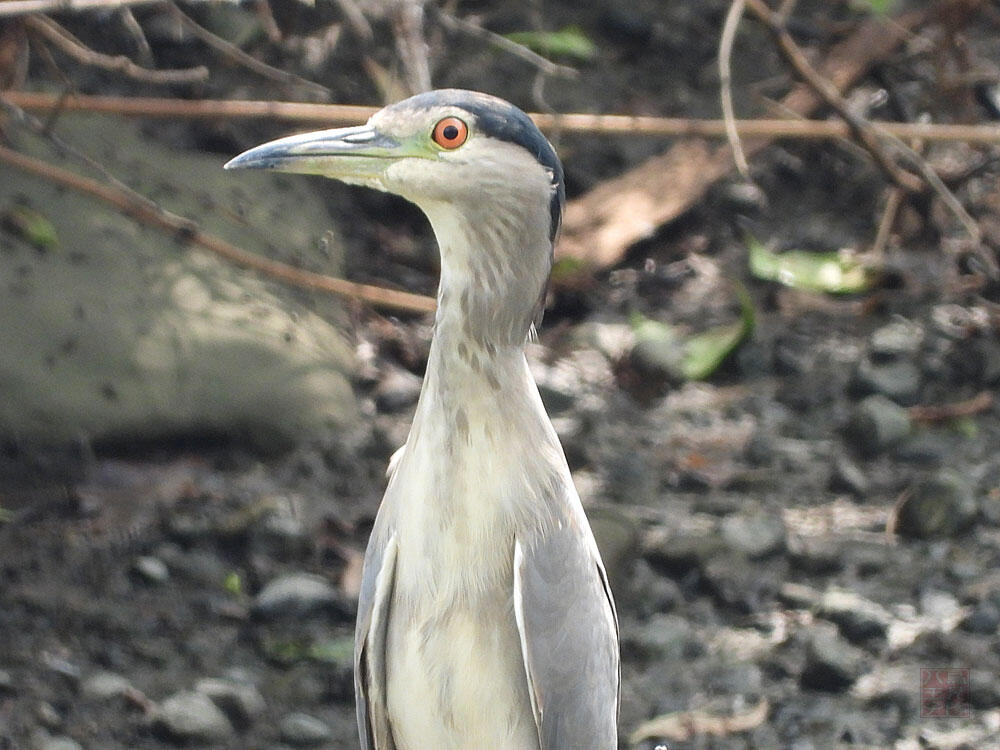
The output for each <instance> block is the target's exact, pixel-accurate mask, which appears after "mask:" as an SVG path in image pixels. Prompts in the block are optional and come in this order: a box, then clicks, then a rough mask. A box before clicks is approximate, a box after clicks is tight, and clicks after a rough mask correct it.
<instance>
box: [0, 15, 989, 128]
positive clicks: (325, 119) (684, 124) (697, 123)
mask: <svg viewBox="0 0 1000 750" xmlns="http://www.w3.org/2000/svg"><path fill="white" fill-rule="evenodd" d="M2 5H3V3H2V2H0V6H2ZM4 96H6V98H7V100H8V101H9V102H11V103H13V104H16V105H17V106H19V107H22V108H24V109H26V110H30V111H38V112H43V111H52V110H57V109H65V110H67V111H85V112H109V113H114V114H119V115H125V116H133V117H135V116H141V117H184V118H200V117H204V118H233V119H242V118H270V119H274V120H284V121H288V122H299V123H323V124H325V125H331V126H332V125H356V124H357V123H359V122H364V121H365V120H367V119H368V118H369V117H371V116H372V115H373V114H374V113H375V112H376V111H377V110H378V107H371V106H365V105H350V104H316V103H312V102H276V101H255V100H241V99H197V100H189V99H160V98H155V97H117V96H88V95H85V94H69V95H67V96H64V97H63V96H57V95H53V94H44V93H39V92H32V91H7V92H4ZM530 116H531V118H532V119H533V120H534V121H535V123H536V124H537V125H538V127H540V128H541V129H542V130H548V131H552V130H556V129H559V130H560V131H563V132H574V133H598V134H601V135H624V136H629V137H635V136H646V137H650V138H677V137H686V136H687V137H701V138H724V137H725V135H726V124H725V122H723V121H722V120H702V119H697V118H683V117H647V116H634V115H594V114H583V113H578V114H574V113H568V114H556V115H553V114H548V113H537V112H536V113H531V114H530ZM735 124H736V130H737V132H738V133H739V134H740V136H742V137H743V138H767V139H771V138H797V139H810V140H831V139H836V138H846V137H849V136H850V134H851V131H850V129H849V128H848V126H847V124H846V123H844V122H841V121H839V120H805V119H792V118H788V119H760V120H736V121H735ZM871 124H872V125H873V126H876V127H877V128H878V130H879V131H880V132H884V133H886V134H889V135H892V136H894V137H896V138H901V139H903V140H910V139H920V140H924V141H927V142H928V143H930V142H942V141H961V142H965V143H975V144H992V145H997V144H1000V128H998V127H997V126H996V125H992V124H990V125H952V124H939V123H925V122H876V121H873V122H872V123H871Z"/></svg>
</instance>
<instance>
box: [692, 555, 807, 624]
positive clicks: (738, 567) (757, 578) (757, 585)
mask: <svg viewBox="0 0 1000 750" xmlns="http://www.w3.org/2000/svg"><path fill="white" fill-rule="evenodd" d="M701 571H702V574H703V575H704V577H705V581H706V583H707V584H708V585H709V588H710V589H711V591H712V593H713V594H714V595H715V597H716V598H717V599H718V600H719V601H720V602H722V603H723V604H725V605H727V606H730V607H733V608H735V609H737V610H739V611H740V612H743V613H745V614H749V613H750V612H756V611H757V610H759V609H760V608H761V607H764V606H766V605H767V602H768V601H769V600H770V599H771V598H773V597H774V596H775V595H776V594H777V592H778V589H779V588H780V587H781V582H782V581H783V580H784V579H785V576H786V575H787V573H788V566H787V565H786V564H785V561H784V559H783V558H774V559H772V560H769V561H768V562H767V563H758V564H756V565H749V564H748V563H747V558H746V556H745V555H742V554H735V553H731V552H730V553H725V552H723V553H720V554H718V555H713V556H712V557H711V558H708V559H706V560H705V562H704V564H703V565H702V566H701Z"/></svg>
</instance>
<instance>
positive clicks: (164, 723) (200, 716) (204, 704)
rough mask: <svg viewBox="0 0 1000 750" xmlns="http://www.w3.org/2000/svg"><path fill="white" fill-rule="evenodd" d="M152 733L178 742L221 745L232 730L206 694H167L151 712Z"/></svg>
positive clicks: (230, 734) (223, 715)
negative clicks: (218, 743)
mask: <svg viewBox="0 0 1000 750" xmlns="http://www.w3.org/2000/svg"><path fill="white" fill-rule="evenodd" d="M152 726H153V729H154V731H156V732H159V733H161V734H163V735H166V736H167V737H168V738H169V739H171V740H173V741H175V742H180V743H187V742H222V741H224V740H226V739H228V738H230V737H231V736H232V734H233V727H232V725H231V724H230V723H229V720H228V719H227V718H226V715H225V714H224V713H222V711H221V710H220V709H219V707H218V706H216V705H215V703H213V702H212V699H211V698H209V697H208V696H207V695H204V694H202V693H196V692H180V693H175V694H174V695H171V696H170V697H169V698H167V699H165V700H164V701H163V702H162V703H160V704H159V705H158V706H156V708H155V709H154V711H153V718H152Z"/></svg>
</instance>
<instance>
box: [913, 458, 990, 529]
mask: <svg viewBox="0 0 1000 750" xmlns="http://www.w3.org/2000/svg"><path fill="white" fill-rule="evenodd" d="M978 510H979V505H978V503H977V502H976V496H975V493H974V490H973V486H972V484H971V483H970V482H969V481H968V480H967V479H966V478H965V477H963V476H961V475H960V474H958V473H957V472H954V471H952V470H950V469H942V470H941V471H939V472H937V473H936V474H933V475H931V476H929V477H926V478H924V479H922V480H920V481H918V482H917V483H916V484H915V485H914V486H913V487H912V488H911V489H910V492H909V493H908V494H907V496H906V497H905V498H904V499H903V501H902V503H901V504H900V505H899V509H898V512H897V515H896V530H897V532H898V533H900V534H902V535H904V536H910V537H916V538H919V539H928V538H931V537H942V536H944V537H947V536H954V535H955V534H958V533H961V532H962V531H964V530H966V529H967V528H968V527H969V526H970V525H971V524H972V522H973V521H974V520H975V518H976V514H977V513H978Z"/></svg>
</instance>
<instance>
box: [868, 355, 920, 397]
mask: <svg viewBox="0 0 1000 750" xmlns="http://www.w3.org/2000/svg"><path fill="white" fill-rule="evenodd" d="M920 381H921V374H920V369H919V368H918V367H917V366H916V365H915V364H913V362H911V361H909V360H905V359H902V360H893V361H890V362H872V361H871V360H870V359H867V358H866V359H862V360H861V361H860V362H859V363H858V368H857V370H855V372H854V380H853V381H852V383H851V385H852V388H853V389H854V391H855V392H857V393H861V394H872V393H876V394H881V395H883V396H886V397H887V398H890V399H892V400H893V401H895V402H896V403H897V404H901V405H903V406H912V405H913V404H915V403H917V401H918V400H919V398H920Z"/></svg>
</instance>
